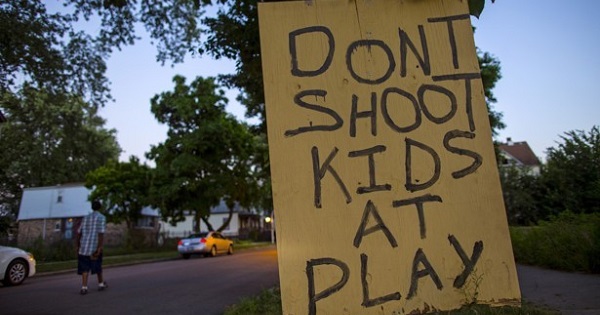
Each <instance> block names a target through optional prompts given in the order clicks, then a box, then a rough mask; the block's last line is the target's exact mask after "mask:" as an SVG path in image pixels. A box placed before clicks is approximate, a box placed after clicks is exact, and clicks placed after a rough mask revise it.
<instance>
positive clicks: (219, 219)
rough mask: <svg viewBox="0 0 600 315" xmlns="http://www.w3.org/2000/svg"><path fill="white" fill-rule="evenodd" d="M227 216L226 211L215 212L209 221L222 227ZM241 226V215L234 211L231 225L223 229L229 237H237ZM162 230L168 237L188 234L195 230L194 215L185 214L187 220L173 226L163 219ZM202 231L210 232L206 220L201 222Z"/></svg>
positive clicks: (215, 225) (224, 233) (214, 226)
mask: <svg viewBox="0 0 600 315" xmlns="http://www.w3.org/2000/svg"><path fill="white" fill-rule="evenodd" d="M227 216H228V214H226V213H213V214H211V215H210V217H209V218H208V222H210V224H211V225H212V226H213V228H215V229H218V228H219V227H221V225H222V224H223V222H224V220H226V219H227ZM239 226H240V224H239V216H238V214H237V213H234V214H233V216H232V217H231V222H229V227H228V228H227V229H225V230H223V232H222V233H223V235H225V236H227V237H237V236H238V234H239ZM160 231H161V233H162V234H163V235H164V236H165V237H166V238H179V237H185V236H188V235H189V234H191V233H192V232H193V231H194V216H193V215H187V216H185V220H184V221H182V222H178V223H177V225H175V226H172V225H171V224H170V223H167V222H164V221H161V222H160ZM200 231H201V232H208V227H207V226H206V224H204V222H200Z"/></svg>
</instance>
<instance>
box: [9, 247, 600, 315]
mask: <svg viewBox="0 0 600 315" xmlns="http://www.w3.org/2000/svg"><path fill="white" fill-rule="evenodd" d="M517 271H518V275H519V284H520V287H521V293H522V296H523V299H524V300H525V301H527V302H530V303H533V304H535V305H545V306H548V307H549V308H552V309H556V310H559V311H560V312H561V314H564V315H600V275H589V274H579V273H568V272H561V271H555V270H548V269H543V268H538V267H531V266H523V265H518V266H517ZM105 277H106V280H107V282H108V283H109V288H108V289H107V290H106V291H103V292H98V291H96V282H97V281H96V279H95V278H92V279H91V281H90V284H91V285H90V292H89V293H88V294H87V295H85V296H81V295H79V288H80V285H81V282H80V281H81V280H80V277H79V276H77V275H76V274H74V273H68V274H58V275H51V276H34V277H33V278H30V279H27V280H26V281H25V283H24V284H23V285H21V286H18V287H3V286H0V314H2V315H12V314H31V315H37V314H77V315H81V314H111V315H112V314H149V315H151V314H200V315H213V314H222V313H223V310H224V309H225V308H226V307H227V306H228V305H232V304H235V303H237V302H238V301H239V300H240V299H241V298H243V297H249V296H254V295H256V294H258V293H260V292H261V291H262V290H263V289H267V288H271V287H273V286H275V285H277V284H278V282H279V276H278V268H277V253H276V250H275V247H268V248H262V249H254V250H248V251H244V252H237V253H235V254H234V255H233V256H218V257H214V258H201V257H192V258H191V259H189V260H175V261H167V262H157V263H147V264H140V265H133V266H124V267H112V268H107V269H106V270H105Z"/></svg>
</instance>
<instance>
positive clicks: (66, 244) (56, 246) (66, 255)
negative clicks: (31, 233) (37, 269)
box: [23, 237, 77, 263]
mask: <svg viewBox="0 0 600 315" xmlns="http://www.w3.org/2000/svg"><path fill="white" fill-rule="evenodd" d="M23 249H24V250H26V251H28V252H30V253H32V254H33V257H35V260H36V261H37V262H38V263H43V262H49V261H65V260H71V259H74V258H77V251H76V249H75V245H74V243H73V241H72V240H60V241H57V242H54V243H52V244H50V245H48V244H46V242H45V241H44V240H43V239H42V237H38V238H37V239H35V240H34V241H33V243H32V244H31V245H29V246H28V247H25V248H23Z"/></svg>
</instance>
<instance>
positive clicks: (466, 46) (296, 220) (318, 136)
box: [259, 0, 520, 315]
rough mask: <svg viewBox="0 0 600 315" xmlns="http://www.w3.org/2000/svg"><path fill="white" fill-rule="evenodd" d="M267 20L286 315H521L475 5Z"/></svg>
mask: <svg viewBox="0 0 600 315" xmlns="http://www.w3.org/2000/svg"><path fill="white" fill-rule="evenodd" d="M259 22H260V34H261V46H262V63H263V75H264V84H265V97H266V110H267V123H268V133H269V134H268V136H269V146H270V161H271V170H272V185H273V197H274V207H275V214H276V216H275V222H276V228H277V236H278V247H277V249H278V255H279V272H280V281H281V297H282V301H283V312H284V314H295V315H298V314H336V315H337V314H408V313H419V312H427V311H433V310H449V309H455V308H458V307H460V306H461V305H463V304H465V303H470V302H473V301H477V302H478V303H488V304H492V305H506V304H518V303H519V302H520V290H519V285H518V281H517V274H516V270H515V264H514V260H513V254H512V248H511V244H510V239H509V234H508V226H507V220H506V215H505V212H504V205H503V200H502V194H501V189H500V183H499V177H498V172H497V166H496V161H495V157H494V148H493V145H492V135H491V131H490V126H489V120H488V113H487V109H486V105H485V100H484V94H483V87H482V84H481V79H480V70H479V67H478V62H477V56H476V51H475V46H474V43H473V34H472V28H471V22H470V17H469V15H468V7H467V1H464V0H443V1H441V0H418V1H417V0H378V1H374V0H366V1H365V0H356V1H354V0H350V1H348V0H340V1H338V0H331V1H329V0H327V1H288V2H267V3H259Z"/></svg>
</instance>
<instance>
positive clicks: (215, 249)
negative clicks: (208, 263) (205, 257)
mask: <svg viewBox="0 0 600 315" xmlns="http://www.w3.org/2000/svg"><path fill="white" fill-rule="evenodd" d="M215 256H217V247H216V246H213V247H212V248H211V249H210V257H215Z"/></svg>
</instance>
